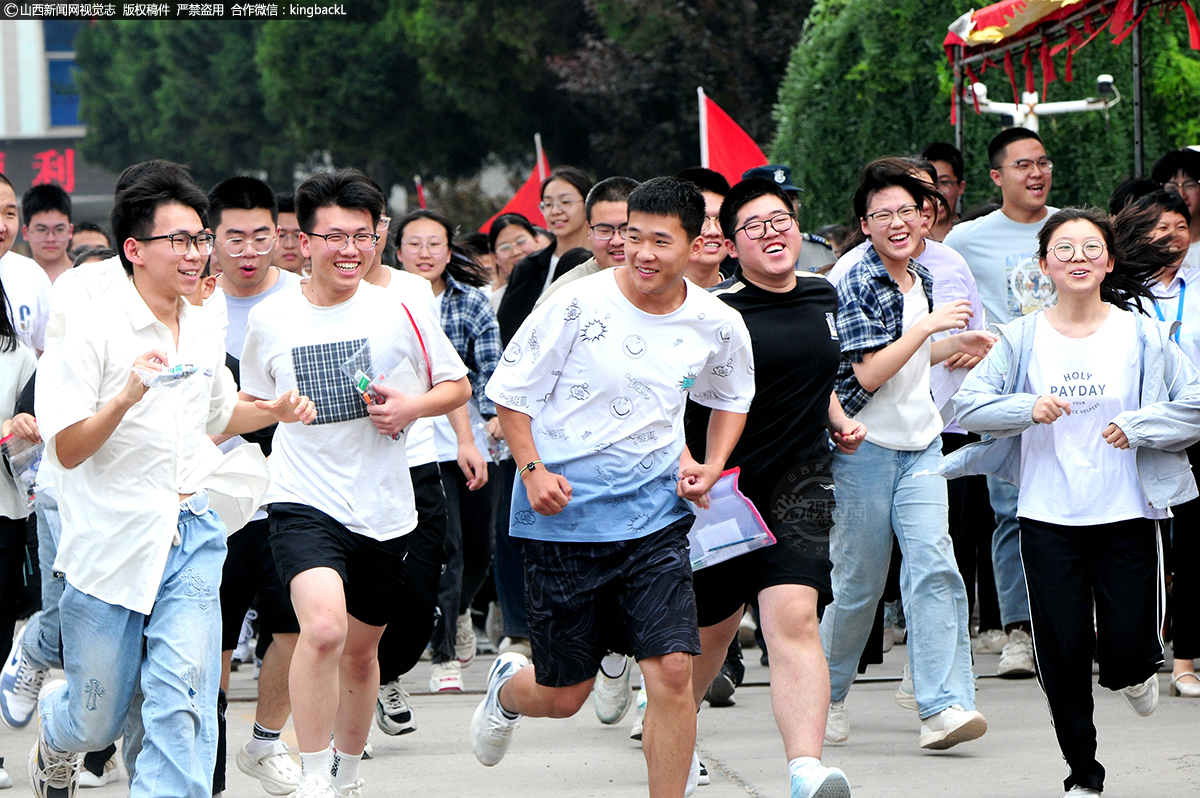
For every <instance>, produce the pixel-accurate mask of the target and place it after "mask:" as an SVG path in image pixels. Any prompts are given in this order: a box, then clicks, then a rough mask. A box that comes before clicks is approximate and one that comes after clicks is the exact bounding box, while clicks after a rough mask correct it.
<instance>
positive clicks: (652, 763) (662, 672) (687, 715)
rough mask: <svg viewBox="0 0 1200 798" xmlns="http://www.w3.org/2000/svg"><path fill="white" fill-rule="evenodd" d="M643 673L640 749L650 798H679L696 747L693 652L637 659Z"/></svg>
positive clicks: (685, 783) (685, 785)
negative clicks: (642, 730)
mask: <svg viewBox="0 0 1200 798" xmlns="http://www.w3.org/2000/svg"><path fill="white" fill-rule="evenodd" d="M638 665H639V667H641V669H642V675H643V676H645V677H646V698H647V701H648V704H647V707H646V720H645V725H644V729H645V731H644V732H643V736H642V752H643V753H644V754H645V756H646V770H647V773H648V776H649V782H650V798H679V796H681V795H683V791H684V789H685V788H686V787H687V777H688V770H689V769H690V768H691V764H692V753H693V751H695V749H696V705H695V703H694V702H693V699H692V656H691V655H690V654H684V653H675V654H665V655H663V656H661V657H647V658H646V659H643V660H640V661H639V662H638Z"/></svg>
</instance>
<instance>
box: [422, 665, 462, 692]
mask: <svg viewBox="0 0 1200 798" xmlns="http://www.w3.org/2000/svg"><path fill="white" fill-rule="evenodd" d="M462 689H463V683H462V666H461V665H459V664H458V660H456V659H452V660H447V661H446V662H435V663H433V665H432V666H431V667H430V668H429V692H431V693H461V692H462Z"/></svg>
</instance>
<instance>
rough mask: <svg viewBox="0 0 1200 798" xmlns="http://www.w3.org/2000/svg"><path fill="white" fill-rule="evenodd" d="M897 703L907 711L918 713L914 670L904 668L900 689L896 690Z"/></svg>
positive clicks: (906, 666)
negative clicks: (913, 676) (913, 678)
mask: <svg viewBox="0 0 1200 798" xmlns="http://www.w3.org/2000/svg"><path fill="white" fill-rule="evenodd" d="M895 698H896V703H897V704H899V705H900V706H902V707H904V708H905V709H911V710H912V711H913V712H916V711H917V695H916V690H915V689H914V688H913V680H912V668H911V667H910V666H908V665H905V666H904V676H903V677H902V678H901V679H900V687H899V688H897V689H896V696H895Z"/></svg>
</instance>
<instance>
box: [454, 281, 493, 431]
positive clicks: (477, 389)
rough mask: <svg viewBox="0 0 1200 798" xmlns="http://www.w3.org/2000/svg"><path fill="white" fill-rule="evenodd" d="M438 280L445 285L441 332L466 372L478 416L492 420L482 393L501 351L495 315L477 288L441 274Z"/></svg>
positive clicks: (491, 406)
mask: <svg viewBox="0 0 1200 798" xmlns="http://www.w3.org/2000/svg"><path fill="white" fill-rule="evenodd" d="M442 279H443V280H445V282H446V290H445V291H443V292H442V329H443V330H445V332H446V337H447V338H449V339H450V343H451V344H453V345H454V349H455V351H457V352H458V355H459V357H461V358H462V359H463V363H465V364H466V365H467V368H468V369H470V373H469V374H468V375H467V376H468V377H469V378H470V380H471V391H472V392H473V393H474V395H475V401H476V402H477V403H478V404H479V413H480V415H483V416H494V415H496V407H495V405H493V404H492V400H491V399H488V398H487V396H485V395H484V393H483V389H484V386H486V385H487V382H488V380H490V379H491V378H492V372H493V371H495V370H496V364H497V363H499V362H500V355H501V351H502V350H501V347H500V327H499V325H497V324H496V311H494V310H492V303H491V302H489V301H488V298H487V295H486V294H484V293H483V292H482V291H480V290H479V289H478V288H472V287H471V286H468V285H462V284H460V283H458V282H456V281H455V279H454V278H453V277H451V276H450V275H449V274H446V273H445V272H443V273H442Z"/></svg>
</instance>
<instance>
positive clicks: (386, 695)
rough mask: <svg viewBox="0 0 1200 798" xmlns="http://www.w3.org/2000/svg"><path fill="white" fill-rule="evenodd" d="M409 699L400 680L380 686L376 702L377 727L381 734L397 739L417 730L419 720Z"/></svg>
mask: <svg viewBox="0 0 1200 798" xmlns="http://www.w3.org/2000/svg"><path fill="white" fill-rule="evenodd" d="M408 698H409V696H408V693H407V692H406V691H405V689H404V688H403V687H401V686H400V680H399V679H396V680H395V681H394V682H388V683H387V684H381V685H380V686H379V699H378V700H377V701H376V702H375V725H376V726H378V727H379V730H380V731H381V732H383V733H384V734H388V735H391V736H392V737H395V736H396V735H399V734H408V733H409V732H415V731H416V730H417V719H416V717H415V716H414V715H413V711H412V707H411V706H410V705H409V703H408Z"/></svg>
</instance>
